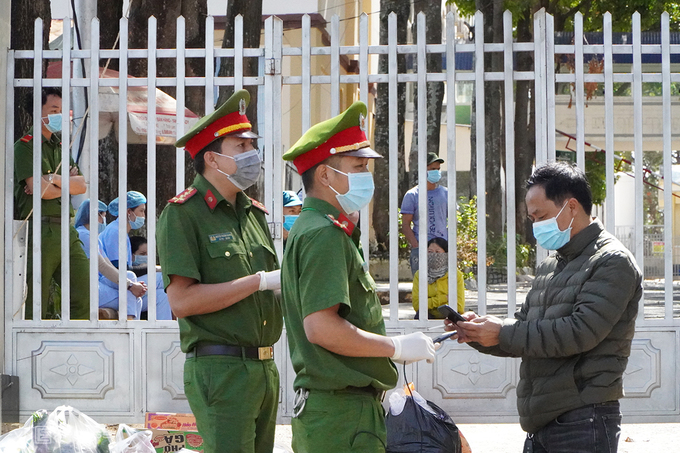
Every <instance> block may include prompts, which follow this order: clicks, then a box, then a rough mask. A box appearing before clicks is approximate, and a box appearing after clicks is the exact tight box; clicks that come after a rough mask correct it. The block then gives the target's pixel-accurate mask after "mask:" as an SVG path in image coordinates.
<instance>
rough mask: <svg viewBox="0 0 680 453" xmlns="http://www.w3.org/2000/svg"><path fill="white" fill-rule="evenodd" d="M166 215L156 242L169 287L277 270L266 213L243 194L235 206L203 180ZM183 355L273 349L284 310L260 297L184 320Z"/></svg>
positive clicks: (268, 295) (267, 294)
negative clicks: (214, 348)
mask: <svg viewBox="0 0 680 453" xmlns="http://www.w3.org/2000/svg"><path fill="white" fill-rule="evenodd" d="M170 201H171V202H170V203H169V204H168V205H167V206H166V207H165V209H163V213H162V214H161V216H160V218H159V219H158V228H157V242H158V254H159V256H160V263H161V267H162V269H163V282H164V283H165V287H167V286H168V285H169V284H170V278H169V276H170V275H180V276H183V277H188V278H193V279H196V280H198V281H199V282H200V283H205V284H211V283H224V282H229V281H232V280H235V279H238V278H241V277H245V276H248V275H252V274H254V273H255V272H257V271H261V270H263V271H272V270H275V269H278V267H279V266H278V259H277V257H276V252H274V244H273V242H272V239H271V235H270V233H269V227H268V226H267V221H266V219H265V214H264V212H263V211H262V210H260V209H258V208H257V207H256V206H254V205H253V201H252V200H251V199H250V198H248V197H247V196H246V195H245V194H244V193H243V192H239V193H238V195H237V197H236V206H233V205H232V204H231V203H229V202H228V201H227V200H225V199H224V197H222V196H221V195H220V193H219V192H218V191H217V190H216V189H215V187H213V185H212V184H210V183H209V182H208V181H207V180H206V179H205V178H204V177H203V176H201V175H197V176H196V179H194V183H193V185H192V187H189V188H188V189H187V190H185V191H184V192H183V193H181V194H179V195H178V196H176V197H175V198H173V199H172V200H170ZM178 322H179V331H180V340H181V346H182V351H184V352H188V351H189V350H190V349H191V348H193V347H194V346H195V345H196V344H197V343H211V344H228V345H239V346H247V347H248V346H249V347H252V346H271V345H273V344H274V343H276V341H277V340H278V339H279V337H280V336H281V330H282V327H283V321H282V319H281V306H280V303H279V301H278V300H277V299H276V298H275V297H274V292H273V291H256V292H255V293H254V294H252V295H250V296H248V297H246V298H245V299H243V300H241V301H239V302H238V303H236V304H234V305H232V306H230V307H227V308H224V309H222V310H220V311H217V312H214V313H208V314H204V315H194V316H188V317H186V318H180V319H179V320H178Z"/></svg>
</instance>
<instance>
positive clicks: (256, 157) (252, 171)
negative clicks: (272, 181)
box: [214, 149, 262, 190]
mask: <svg viewBox="0 0 680 453" xmlns="http://www.w3.org/2000/svg"><path fill="white" fill-rule="evenodd" d="M214 154H215V155H216V156H221V157H227V158H229V159H232V160H233V161H234V163H236V171H235V172H234V174H231V175H228V174H226V173H225V172H223V171H222V170H220V169H219V168H217V169H216V170H217V171H218V172H219V173H222V174H223V175H224V176H226V177H227V179H229V181H231V183H232V184H233V185H235V186H236V187H238V188H239V189H241V190H246V189H247V188H248V187H250V186H252V185H253V184H255V183H256V182H257V178H259V177H260V167H261V166H262V160H261V159H260V151H259V150H257V149H252V150H250V151H246V152H245V153H242V154H238V155H236V156H234V157H232V156H227V155H226V154H220V153H214Z"/></svg>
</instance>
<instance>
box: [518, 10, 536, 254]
mask: <svg viewBox="0 0 680 453" xmlns="http://www.w3.org/2000/svg"><path fill="white" fill-rule="evenodd" d="M532 19H533V16H532V12H531V10H530V9H527V10H525V11H524V12H523V14H522V16H521V17H520V19H519V21H518V22H517V42H531V40H532V23H533V22H532ZM516 58H517V60H516V61H517V70H518V71H532V70H533V63H534V59H533V56H532V55H531V54H530V53H528V52H520V53H518V54H517V57H516ZM533 86H534V83H533V82H532V81H530V80H518V81H517V82H516V92H515V200H516V209H515V213H516V214H515V215H516V217H515V221H516V226H517V234H518V235H519V236H520V240H521V241H522V242H524V243H527V244H533V242H534V235H533V233H532V229H531V222H530V221H529V220H528V219H527V208H526V202H525V201H524V197H525V196H526V189H525V184H526V181H527V179H529V176H531V167H532V165H533V163H534V160H535V158H536V134H535V131H534V125H535V114H534V111H535V110H534V108H533V105H534V99H535V96H534V95H533V93H534V90H533ZM530 96H531V98H530Z"/></svg>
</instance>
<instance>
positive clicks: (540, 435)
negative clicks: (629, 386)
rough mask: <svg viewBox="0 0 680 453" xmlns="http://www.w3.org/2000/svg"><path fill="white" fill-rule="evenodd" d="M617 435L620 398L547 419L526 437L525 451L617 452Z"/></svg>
mask: <svg viewBox="0 0 680 453" xmlns="http://www.w3.org/2000/svg"><path fill="white" fill-rule="evenodd" d="M620 435H621V409H620V406H619V402H618V401H610V402H607V403H598V404H590V405H588V406H583V407H579V408H578V409H574V410H571V411H569V412H565V413H564V414H562V415H560V416H559V417H557V418H556V419H555V420H553V421H551V422H550V423H548V424H547V425H546V426H544V427H543V428H541V429H540V430H539V431H538V432H537V433H536V434H534V435H533V436H530V437H529V438H527V443H526V445H525V449H524V451H525V452H526V451H533V453H543V452H547V453H587V452H592V453H616V451H617V449H618V445H619V436H620ZM529 444H531V445H529ZM531 447H533V450H532V449H531Z"/></svg>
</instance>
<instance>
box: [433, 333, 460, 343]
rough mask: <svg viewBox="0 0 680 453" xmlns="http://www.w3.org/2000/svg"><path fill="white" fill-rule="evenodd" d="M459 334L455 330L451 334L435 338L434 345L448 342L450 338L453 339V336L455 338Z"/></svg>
mask: <svg viewBox="0 0 680 453" xmlns="http://www.w3.org/2000/svg"><path fill="white" fill-rule="evenodd" d="M457 333H458V332H457V331H455V330H452V331H451V332H446V333H445V334H444V335H440V336H438V337H437V338H435V339H434V340H432V342H433V343H441V342H443V341H444V340H448V339H449V338H451V337H452V336H454V335H455V334H457Z"/></svg>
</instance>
